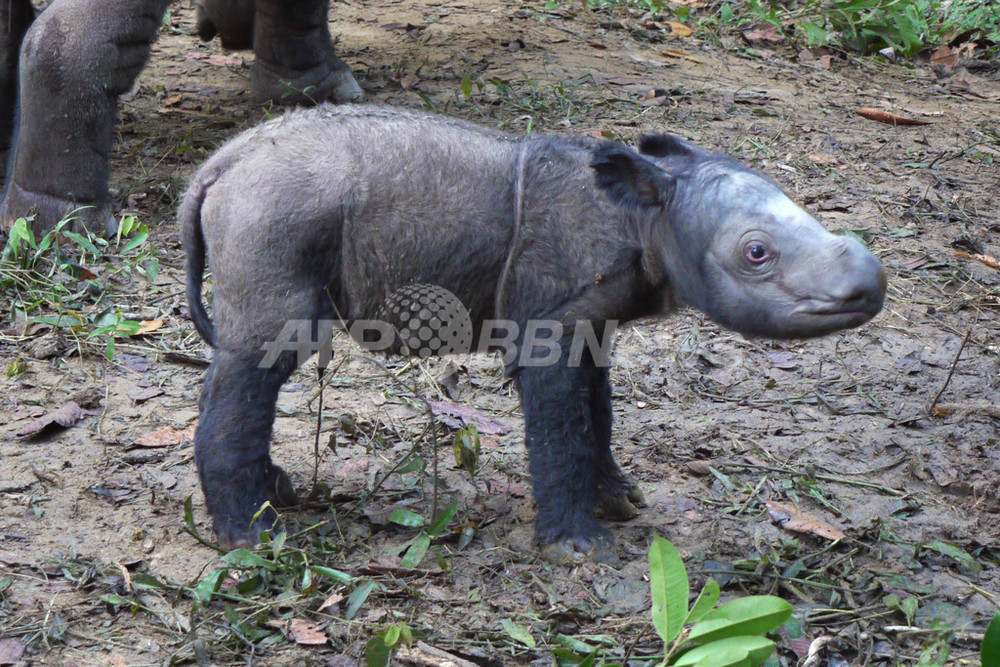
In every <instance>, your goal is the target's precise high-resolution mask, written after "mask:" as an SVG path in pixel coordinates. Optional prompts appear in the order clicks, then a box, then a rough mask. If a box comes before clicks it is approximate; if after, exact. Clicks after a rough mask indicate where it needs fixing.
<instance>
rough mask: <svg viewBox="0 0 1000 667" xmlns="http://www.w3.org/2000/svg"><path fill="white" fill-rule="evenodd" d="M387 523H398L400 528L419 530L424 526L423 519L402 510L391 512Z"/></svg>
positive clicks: (414, 513)
mask: <svg viewBox="0 0 1000 667" xmlns="http://www.w3.org/2000/svg"><path fill="white" fill-rule="evenodd" d="M389 521H392V522H393V523H398V524H399V525H400V526H406V527H408V528H419V527H420V526H422V525H424V517H422V516H420V515H419V514H417V513H416V512H411V511H410V510H404V509H395V510H393V511H392V514H390V515H389Z"/></svg>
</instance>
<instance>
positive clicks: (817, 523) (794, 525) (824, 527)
mask: <svg viewBox="0 0 1000 667" xmlns="http://www.w3.org/2000/svg"><path fill="white" fill-rule="evenodd" d="M765 505H767V512H768V514H770V515H771V518H772V519H774V521H775V522H776V523H777V524H778V525H780V526H781V527H782V528H784V529H785V530H790V531H792V532H795V533H806V534H807V535H816V536H817V537H822V538H824V539H827V540H842V539H844V537H846V535H845V534H844V531H842V530H840V529H839V528H836V527H834V526H831V525H830V524H828V523H824V522H823V521H822V520H820V519H818V518H816V517H814V516H812V515H809V514H806V513H805V512H801V511H799V509H798V508H796V507H793V506H792V505H787V504H785V503H779V502H776V501H774V500H768V501H767V502H766V503H765Z"/></svg>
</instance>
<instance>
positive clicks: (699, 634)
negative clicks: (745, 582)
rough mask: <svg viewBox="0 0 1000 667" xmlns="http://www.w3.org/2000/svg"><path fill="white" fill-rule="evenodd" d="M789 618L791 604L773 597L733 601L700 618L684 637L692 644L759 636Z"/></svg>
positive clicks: (755, 596) (749, 597)
mask: <svg viewBox="0 0 1000 667" xmlns="http://www.w3.org/2000/svg"><path fill="white" fill-rule="evenodd" d="M791 615H792V605H790V604H788V602H786V601H784V600H782V599H781V598H778V597H774V596H773V595H750V596H748V597H745V598H737V599H735V600H732V601H730V602H727V603H726V604H724V605H722V606H721V607H719V608H718V609H714V610H712V611H710V612H709V613H707V614H705V616H704V617H702V620H701V621H700V622H699V623H697V624H696V625H695V626H694V627H693V628H691V634H689V635H688V639H689V640H690V641H693V642H695V643H696V644H706V643H708V642H713V641H716V640H719V639H724V638H726V637H737V636H742V635H762V634H764V633H765V632H769V631H771V630H774V629H775V628H777V627H780V626H781V624H782V623H784V622H785V621H787V620H788V618H789V616H791Z"/></svg>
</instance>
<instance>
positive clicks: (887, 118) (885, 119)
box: [857, 107, 931, 125]
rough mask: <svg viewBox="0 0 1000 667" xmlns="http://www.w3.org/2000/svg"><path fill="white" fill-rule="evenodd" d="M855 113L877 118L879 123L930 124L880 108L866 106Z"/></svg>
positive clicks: (872, 118)
mask: <svg viewBox="0 0 1000 667" xmlns="http://www.w3.org/2000/svg"><path fill="white" fill-rule="evenodd" d="M857 114H858V115H859V116H863V117H864V118H867V119H868V120H877V121H878V122H880V123H886V124H888V125H930V124H931V122H930V121H929V120H917V119H916V118H905V117H903V116H897V115H896V114H894V113H889V112H888V111H883V110H882V109H870V108H868V107H862V108H860V109H858V111H857Z"/></svg>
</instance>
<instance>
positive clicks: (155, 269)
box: [145, 257, 160, 283]
mask: <svg viewBox="0 0 1000 667" xmlns="http://www.w3.org/2000/svg"><path fill="white" fill-rule="evenodd" d="M145 267H146V278H147V279H148V280H149V282H151V283H155V282H156V277H157V276H158V275H160V261H159V260H158V259H156V258H155V257H151V258H149V260H148V261H147V262H146V264H145Z"/></svg>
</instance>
